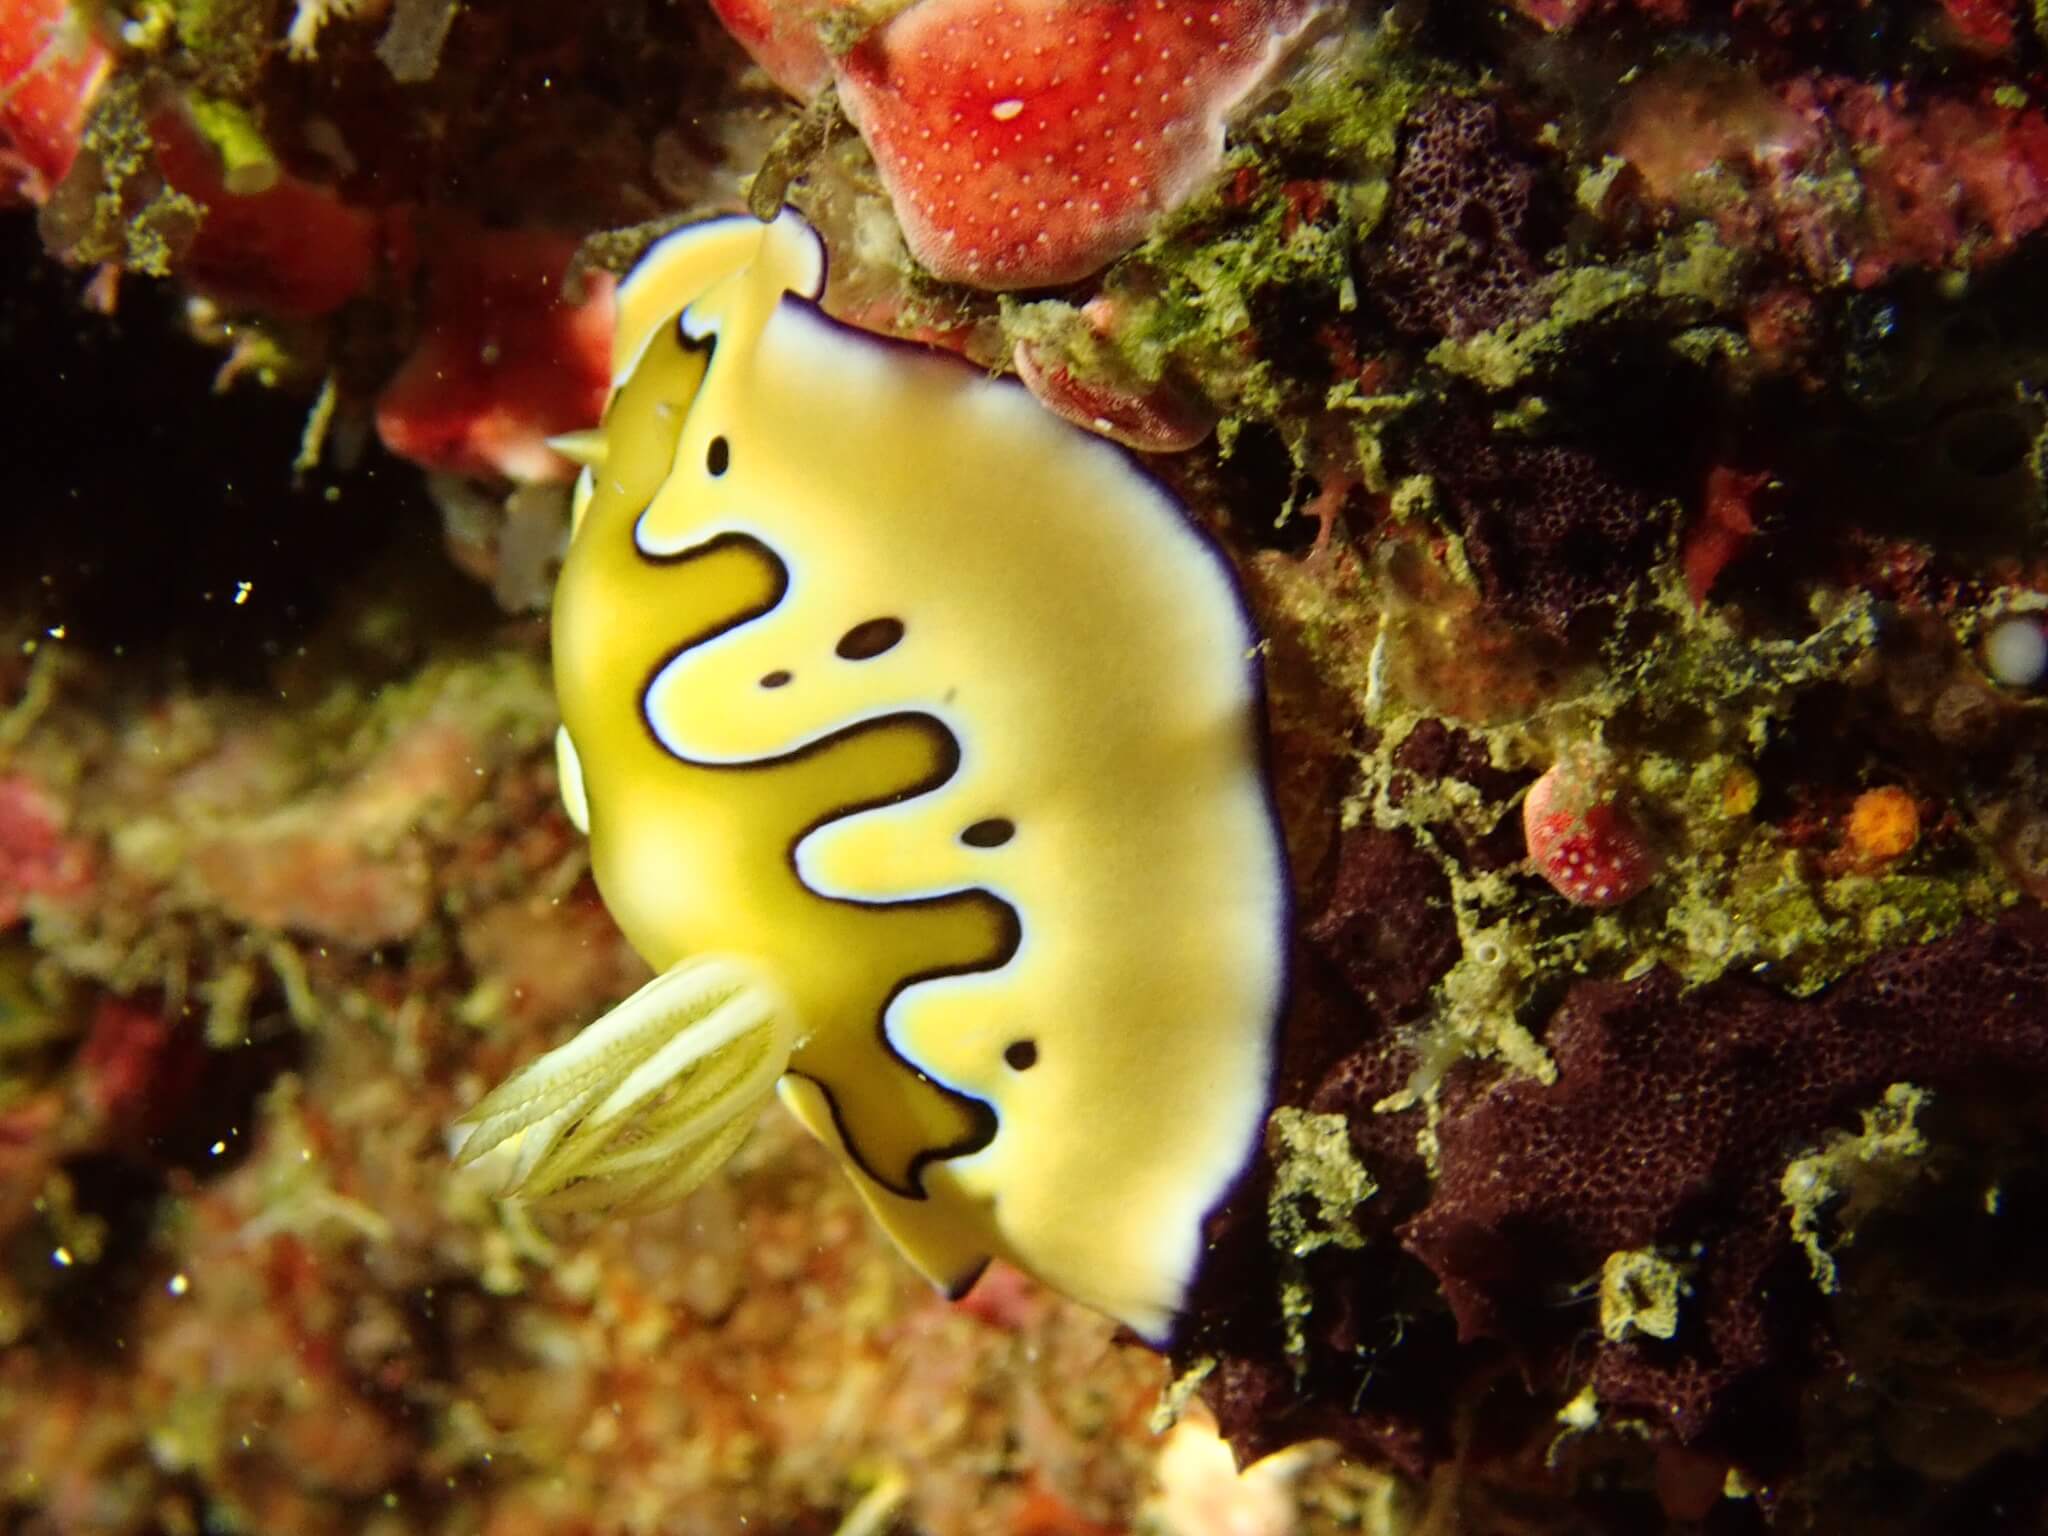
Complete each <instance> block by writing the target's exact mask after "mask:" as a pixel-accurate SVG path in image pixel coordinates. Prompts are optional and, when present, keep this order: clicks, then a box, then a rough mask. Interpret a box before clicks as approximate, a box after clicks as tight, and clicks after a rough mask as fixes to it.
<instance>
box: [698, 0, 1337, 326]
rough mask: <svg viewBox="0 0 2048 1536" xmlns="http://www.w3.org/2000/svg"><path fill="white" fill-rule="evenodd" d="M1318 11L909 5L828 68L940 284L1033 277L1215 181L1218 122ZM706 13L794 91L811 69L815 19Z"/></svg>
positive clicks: (999, 0) (1088, 253)
mask: <svg viewBox="0 0 2048 1536" xmlns="http://www.w3.org/2000/svg"><path fill="white" fill-rule="evenodd" d="M1319 8H1320V0H1214V3H1212V4H1207V5H1199V4H1198V5H1185V4H1168V3H1166V0H916V3H914V4H911V5H910V6H908V7H906V8H905V9H903V10H902V11H901V12H899V13H898V14H897V15H896V16H894V17H893V18H892V19H891V20H890V21H889V22H887V23H886V24H885V25H883V26H880V27H877V28H875V29H874V30H873V31H872V32H870V33H868V34H867V35H866V36H865V37H864V38H862V39H861V40H860V42H859V43H858V45H857V46H855V47H854V48H853V49H852V50H851V51H850V52H848V53H846V54H845V55H844V56H842V57H840V58H838V59H837V60H834V61H832V62H831V65H830V67H831V69H832V70H833V72H834V73H835V74H836V76H837V78H838V83H839V97H840V101H841V103H842V104H843V105H844V107H845V109H846V114H847V116H848V117H850V118H851V119H852V120H853V123H854V125H855V126H856V127H857V128H859V129H860V132H861V136H862V137H863V138H864V139H866V140H867V145H868V148H869V150H870V151H872V152H873V154H874V157H875V163H876V165H877V166H878V167H879V168H880V170H881V173H882V181H883V183H884V184H885V185H886V186H887V187H888V189H889V196H890V197H891V199H892V200H893V201H894V203H895V205H896V217H897V219H898V221H899V222H900V223H901V224H902V226H903V234H904V238H905V239H906V241H908V243H909V245H910V250H911V254H912V255H914V256H916V257H917V259H918V261H920V262H921V263H922V264H923V265H924V266H925V267H926V268H928V269H929V270H930V271H932V272H933V273H935V274H936V275H937V276H939V277H942V278H945V279H947V280H948V281H951V282H957V283H970V284H973V285H974V286H975V287H978V288H998V289H1012V288H1043V287H1048V286H1051V285H1054V284H1058V283H1067V282H1073V281H1075V280H1076V279H1078V278H1083V277H1086V276H1087V275H1088V274H1089V273H1091V272H1093V271H1095V270H1097V269H1098V268H1100V267H1102V266H1103V265H1105V264H1106V263H1107V262H1109V261H1110V260H1112V259H1113V258H1114V257H1116V256H1118V255H1120V254H1122V253H1123V252H1124V251H1126V250H1128V249H1130V248H1131V247H1132V246H1133V245H1136V244H1137V243H1138V242H1139V241H1140V240H1142V239H1144V238H1145V236H1146V234H1147V233H1149V232H1150V230H1151V228H1152V226H1153V224H1154V222H1155V221H1156V220H1157V219H1158V218H1159V216H1160V215H1161V214H1162V213H1165V212H1168V211H1169V210H1171V209H1173V208H1175V207H1177V206H1179V205H1180V204H1181V203H1182V202H1184V201H1186V200H1187V198H1188V197H1189V196H1190V195H1192V194H1193V193H1194V192H1196V191H1198V190H1199V189H1200V188H1201V186H1202V185H1203V184H1204V183H1205V182H1206V181H1208V180H1209V178H1210V177H1212V176H1213V175H1214V174H1215V172H1216V171H1217V170H1218V168H1219V167H1220V166H1221V165H1222V163H1223V123H1224V119H1225V118H1226V117H1227V116H1228V115H1229V114H1230V112H1231V111H1232V109H1233V108H1235V107H1237V106H1238V105H1239V104H1240V103H1241V102H1243V101H1244V100H1245V99H1246V98H1247V97H1248V96H1249V95H1251V94H1252V93H1253V92H1254V91H1255V90H1257V89H1258V87H1259V86H1260V84H1261V83H1262V82H1264V81H1265V79H1266V78H1267V76H1268V75H1269V73H1270V72H1271V71H1272V69H1273V67H1274V65H1275V64H1276V63H1277V62H1278V61H1279V60H1280V59H1281V57H1282V56H1283V55H1284V53H1285V52H1286V49H1287V46H1288V44H1289V43H1290V42H1292V41H1293V40H1294V39H1295V38H1296V37H1298V36H1299V35H1300V33H1301V31H1302V28H1303V26H1304V25H1305V23H1306V22H1307V21H1308V19H1309V18H1310V17H1311V16H1312V15H1313V14H1314V12H1315V11H1317V10H1318V9H1319ZM717 9H718V12H719V14H720V16H721V17H722V18H723V19H724V20H725V23H726V25H727V26H728V27H729V28H730V29H731V30H732V31H733V33H734V34H735V35H736V36H737V37H738V38H739V39H740V41H741V42H743V43H745V44H746V46H747V48H748V49H749V51H750V52H752V53H753V54H754V56H755V58H756V59H758V60H759V61H760V62H761V64H762V65H763V67H764V68H766V69H767V70H768V71H769V72H770V73H771V74H773V75H775V77H776V78H777V79H778V80H779V81H781V82H782V83H783V84H784V85H785V86H786V87H788V88H791V89H797V90H802V89H804V88H806V87H808V86H810V85H811V84H812V83H813V82H814V81H816V80H818V79H819V75H818V69H819V66H820V65H821V64H822V63H823V62H824V60H823V55H822V53H821V52H820V51H819V50H818V49H817V47H816V44H815V41H814V39H815V34H816V26H817V23H816V21H815V20H807V19H803V18H800V17H799V16H798V15H794V14H792V10H791V8H790V7H788V6H785V5H781V4H778V3H776V0H718V3H717ZM807 9H808V10H809V11H812V12H815V11H816V10H817V9H818V7H816V6H811V7H808V8H807ZM826 9H827V10H831V9H834V8H833V7H829V6H828V7H826Z"/></svg>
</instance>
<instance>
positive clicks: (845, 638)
mask: <svg viewBox="0 0 2048 1536" xmlns="http://www.w3.org/2000/svg"><path fill="white" fill-rule="evenodd" d="M902 638H903V621H902V620H901V619H869V620H867V621H866V622H865V623H861V624H856V625H854V626H853V628H851V629H849V630H848V631H847V632H846V633H845V634H843V635H841V636H840V637H839V644H838V645H836V646H834V647H833V649H834V650H836V651H837V652H838V653H839V654H840V655H841V656H843V657H845V658H846V659H847V660H848V661H866V660H867V659H868V658H869V657H871V656H879V655H881V654H882V652H884V651H886V650H888V649H890V648H891V647H892V646H894V645H895V644H896V642H897V641H898V640H901V639H902Z"/></svg>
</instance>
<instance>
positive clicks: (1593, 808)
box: [1522, 744, 1659, 907]
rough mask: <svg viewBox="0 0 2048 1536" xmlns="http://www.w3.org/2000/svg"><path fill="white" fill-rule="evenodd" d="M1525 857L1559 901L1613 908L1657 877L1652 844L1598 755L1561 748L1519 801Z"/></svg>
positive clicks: (1580, 747) (1585, 749) (1583, 748)
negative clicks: (1554, 759)
mask: <svg viewBox="0 0 2048 1536" xmlns="http://www.w3.org/2000/svg"><path fill="white" fill-rule="evenodd" d="M1522 832H1523V835H1524V836H1525V837H1526V838H1527V839H1528V843H1529V862H1530V864H1531V866H1532V867H1533V868H1534V869H1535V871H1536V873H1538V874H1539V875H1541V876H1542V877H1543V878H1544V879H1545V880H1547V881H1549V882H1550V884H1551V887H1552V888H1553V889H1554V890H1555V891H1556V892H1557V893H1558V895H1560V896H1562V897H1564V898H1565V900H1567V901H1569V902H1572V903H1574V904H1576V905H1578V906H1582V907H1613V906H1619V905H1620V904H1621V903H1622V902H1624V901H1627V900H1629V899H1630V898H1632V897H1635V896H1639V895H1641V894H1642V893H1643V891H1644V890H1645V889H1646V888H1647V887H1648V886H1649V884H1650V882H1651V881H1652V880H1654V879H1655V878H1656V876H1657V866H1658V863H1659V860H1658V857H1657V851H1656V848H1655V846H1654V845H1653V844H1652V843H1651V842H1650V840H1649V839H1648V838H1647V837H1646V836H1645V835H1644V834H1643V830H1642V828H1641V826H1640V825H1639V824H1638V823H1637V821H1636V819H1635V817H1633V816H1632V815H1630V814H1629V811H1628V807H1627V806H1626V805H1625V804H1624V803H1623V801H1622V798H1621V796H1620V794H1619V793H1618V789H1617V786H1616V784H1615V782H1614V778H1613V775H1612V773H1611V772H1610V771H1609V769H1608V766H1607V764H1606V763H1605V761H1604V760H1603V758H1602V756H1601V754H1600V753H1598V752H1596V751H1595V750H1594V749H1593V748H1591V747H1589V746H1586V745H1583V744H1580V745H1577V746H1573V747H1571V748H1569V749H1567V750H1566V751H1565V752H1564V753H1563V755H1561V756H1560V757H1559V758H1558V760H1557V761H1556V762H1554V763H1552V764H1551V765H1550V768H1549V770H1548V771H1547V772H1545V773H1544V775H1543V777H1541V778H1540V779H1538V780H1537V781H1536V782H1535V783H1534V784H1532V785H1530V786H1529V794H1528V797H1527V798H1526V799H1524V800H1523V801H1522Z"/></svg>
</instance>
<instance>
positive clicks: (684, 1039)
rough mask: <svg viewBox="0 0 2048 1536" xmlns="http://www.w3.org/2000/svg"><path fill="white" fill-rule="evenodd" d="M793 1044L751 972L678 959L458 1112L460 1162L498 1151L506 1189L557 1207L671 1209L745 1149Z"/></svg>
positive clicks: (734, 962)
mask: <svg viewBox="0 0 2048 1536" xmlns="http://www.w3.org/2000/svg"><path fill="white" fill-rule="evenodd" d="M797 1044H798V1037H797V1027H796V1017H795V1014H794V1012H793V1011H792V1009H791V1008H790V1007H789V1005H788V1003H787V1001H786V1000H784V999H783V998H782V996H781V995H780V994H779V993H778V992H777V991H776V990H775V988H774V987H772V986H771V985H769V983H768V982H767V981H765V980H764V979H763V978H762V976H761V974H760V973H759V972H758V971H757V970H756V969H755V968H754V967H752V966H750V965H748V964H747V963H746V962H745V961H742V960H738V959H734V958H733V957H731V956H725V955H716V956H699V957H695V958H692V959H689V960H685V961H683V962H682V963H681V964H679V965H677V966H676V967H674V968H673V969H672V970H669V971H667V972H665V973H664V974H662V975H660V976H657V977H656V978H655V979H654V980H653V981H650V982H649V983H648V984H647V985H646V986H644V987H642V988H641V989H640V990H639V991H638V992H635V993H634V994H633V995H632V996H631V997H629V998H627V999H626V1000H625V1001H624V1002H623V1003H621V1004H619V1006H618V1007H616V1008H614V1009H613V1010H612V1011H611V1012H610V1013H608V1014H606V1015H605V1016H604V1017H603V1018H601V1019H599V1020H598V1021H597V1022H596V1023H594V1024H592V1025H590V1026H589V1027H587V1028H586V1029H584V1030H583V1032H582V1033H581V1034H579V1035H577V1036H576V1038H575V1039H573V1040H571V1041H569V1042H568V1043H567V1044H566V1045H562V1046H558V1047H556V1048H555V1049H554V1050H552V1051H549V1052H548V1053H547V1054H546V1055H545V1056H542V1057H540V1058H538V1059H537V1060H535V1061H532V1062H529V1063H528V1064H527V1065H526V1066H524V1067H522V1068H521V1069H520V1070H519V1071H518V1072H515V1073H514V1074H513V1075H512V1076H511V1077H509V1078H507V1079H506V1080H505V1081H504V1082H503V1083H502V1084H500V1085H499V1086H498V1088H497V1089H496V1090H494V1091H493V1092H492V1093H490V1094H488V1095H487V1096H486V1097H485V1098H484V1099H483V1100H482V1102H480V1103H479V1104H478V1105H477V1106H476V1107H475V1108H474V1109H472V1110H471V1111H470V1112H469V1113H468V1114H467V1115H465V1116H463V1118H462V1120H461V1122H460V1124H461V1126H462V1127H463V1128H465V1129H466V1130H467V1131H468V1136H467V1138H466V1139H465V1141H464V1142H463V1145H462V1148H461V1152H460V1161H462V1162H463V1163H465V1164H467V1163H473V1162H475V1161H477V1160H478V1159H479V1158H481V1157H483V1156H484V1155H485V1154H486V1153H488V1152H490V1151H492V1150H493V1149H494V1148H498V1147H501V1146H505V1147H509V1148H510V1149H511V1152H512V1157H511V1163H510V1168H509V1170H508V1172H507V1173H506V1175H505V1179H504V1190H503V1192H504V1193H505V1194H508V1195H518V1196H519V1197H521V1198H522V1199H525V1200H528V1201H530V1202H534V1203H545V1204H547V1205H551V1206H555V1207H558V1208H588V1207H600V1206H601V1207H607V1208H610V1207H619V1206H649V1205H659V1204H662V1203H665V1202H667V1201H671V1200H677V1199H680V1198H681V1197H682V1196H684V1195H686V1194H688V1193H689V1192H690V1191H691V1190H692V1189H694V1188H696V1187H697V1185H699V1184H701V1183H703V1181H704V1180H705V1179H706V1178H708V1177H710V1175H711V1173H712V1172H713V1171H714V1170H715V1169H716V1168H717V1167H718V1166H719V1164H721V1163H723V1162H724V1161H725V1160H726V1158H728V1157H730V1156H731V1155H732V1154H733V1152H734V1151H736V1150H737V1149H738V1147H739V1144H740V1143H741V1142H742V1141H744V1140H745V1139H746V1135H747V1131H748V1129H749V1128H750V1127H751V1126H752V1125H753V1123H754V1119H755V1117H756V1115H757V1114H758V1113H759V1111H760V1109H761V1106H762V1105H763V1104H764V1103H766V1102H767V1099H768V1096H769V1094H770V1093H772V1092H773V1091H774V1088H775V1083H776V1079H778V1078H779V1077H781V1075H782V1072H783V1069H784V1068H785V1067H786V1066H787V1065H788V1064H789V1058H790V1055H791V1053H792V1052H793V1051H794V1050H795V1049H796V1047H797Z"/></svg>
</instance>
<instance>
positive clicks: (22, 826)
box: [0, 774, 93, 929]
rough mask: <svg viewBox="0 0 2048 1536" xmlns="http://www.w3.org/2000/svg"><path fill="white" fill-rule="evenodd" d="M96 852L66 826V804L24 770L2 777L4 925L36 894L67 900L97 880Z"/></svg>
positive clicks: (0, 904) (0, 903)
mask: <svg viewBox="0 0 2048 1536" xmlns="http://www.w3.org/2000/svg"><path fill="white" fill-rule="evenodd" d="M92 866H93V857H92V850H91V849H90V848H89V847H88V846H87V845H86V844H84V843H81V842H79V841H78V840H76V839H75V838H73V837H71V836H69V835H68V834H67V833H66V831H65V829H64V807H63V806H62V805H61V804H59V803H58V801H57V800H56V799H55V797H53V796H52V795H51V794H50V793H49V791H48V790H46V789H44V788H43V787H42V786H41V785H40V784H38V783H36V782H35V781H34V780H33V779H29V778H25V777H23V776H22V775H20V774H9V775H7V776H6V777H4V778H0V929H4V928H9V927H12V926H13V925H14V924H15V923H17V922H19V921H21V919H22V918H23V917H24V916H25V915H26V914H27V910H28V903H29V901H30V899H31V898H33V897H49V898H53V899H56V900H62V899H64V898H65V897H67V896H76V895H78V894H79V893H81V892H82V891H84V890H85V888H86V887H87V886H88V885H89V884H90V883H91V881H92Z"/></svg>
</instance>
